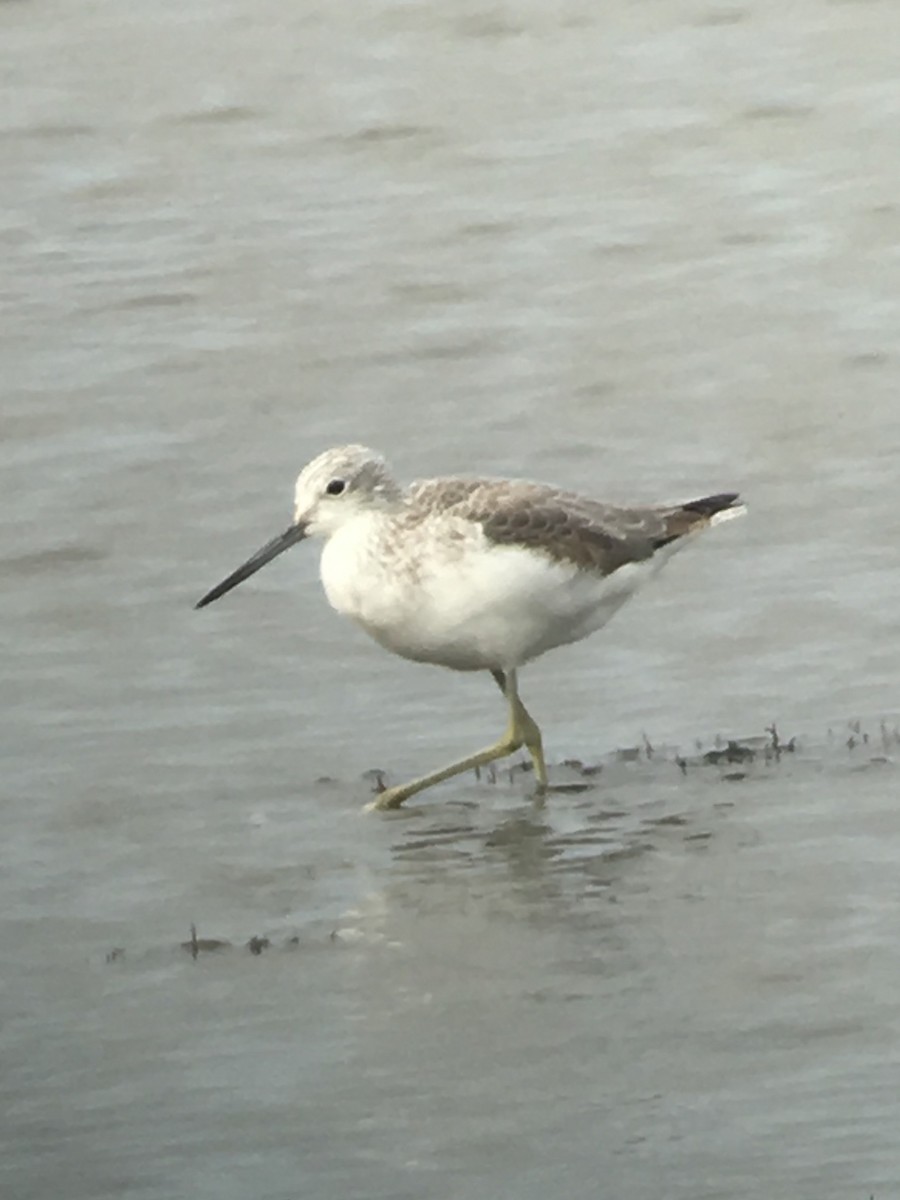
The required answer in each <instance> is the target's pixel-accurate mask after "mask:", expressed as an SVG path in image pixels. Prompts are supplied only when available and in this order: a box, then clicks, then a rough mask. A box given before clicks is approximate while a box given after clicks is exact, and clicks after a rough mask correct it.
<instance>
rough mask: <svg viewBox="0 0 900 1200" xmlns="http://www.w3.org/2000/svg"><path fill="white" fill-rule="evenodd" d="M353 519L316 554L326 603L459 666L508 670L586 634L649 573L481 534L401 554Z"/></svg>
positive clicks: (404, 646) (419, 657) (408, 648)
mask: <svg viewBox="0 0 900 1200" xmlns="http://www.w3.org/2000/svg"><path fill="white" fill-rule="evenodd" d="M378 533H379V530H378V527H377V524H376V523H375V521H373V519H371V518H369V517H362V516H361V517H360V518H359V519H358V520H354V521H353V522H351V523H349V524H348V525H346V526H344V527H342V528H341V529H340V530H339V531H338V532H337V533H335V535H334V536H333V537H332V538H331V539H330V541H329V542H328V543H326V545H325V548H324V550H323V552H322V560H321V576H322V583H323V586H324V588H325V593H326V595H327V597H328V600H329V603H330V604H331V605H332V607H333V608H335V609H337V611H338V612H341V613H343V614H344V615H346V616H348V617H351V618H352V619H353V620H354V621H356V622H357V623H358V624H359V625H361V626H362V627H363V628H364V629H365V630H366V631H367V632H368V633H369V634H370V635H371V636H372V637H373V638H375V640H376V641H377V642H379V643H380V644H381V645H382V646H384V647H386V648H387V649H388V650H391V651H393V652H394V653H395V654H399V655H401V656H403V657H404V658H411V659H414V660H416V661H418V662H430V663H436V664H439V665H441V666H445V667H452V668H454V669H456V670H459V671H476V670H484V669H496V670H508V669H510V668H514V667H518V666H521V665H522V664H523V663H526V662H528V661H529V660H531V659H533V658H537V657H538V655H540V654H544V653H545V652H546V651H547V650H551V649H553V647H554V646H561V645H564V644H565V643H567V642H575V641H578V640H580V639H581V638H583V637H586V636H587V635H588V634H589V633H593V632H594V631H595V630H597V629H599V628H600V627H601V626H602V625H605V624H606V622H607V621H608V620H609V619H610V617H611V616H612V615H613V613H615V612H616V610H617V609H618V608H619V607H620V606H621V605H622V604H624V603H625V601H626V600H627V599H628V598H629V597H630V596H631V595H632V594H633V593H634V591H635V590H636V589H637V588H638V587H640V586H641V584H642V583H643V582H644V581H645V580H646V579H648V578H649V577H650V576H651V575H653V574H654V573H655V572H656V570H657V569H658V567H659V566H660V565H661V564H660V563H659V562H657V561H656V560H654V561H652V562H650V561H646V562H642V563H636V564H629V565H626V566H625V567H622V568H620V569H619V570H618V571H616V572H615V573H614V574H613V575H611V576H609V577H607V578H606V579H604V578H601V577H598V576H597V575H595V574H591V573H588V572H583V571H579V570H578V568H576V567H574V566H572V565H570V564H558V563H554V562H553V561H551V560H550V559H548V558H546V557H545V556H544V555H542V554H540V553H539V552H535V551H531V550H527V549H522V548H520V547H517V546H496V545H491V544H490V543H488V542H487V541H486V539H484V538H483V537H482V536H481V534H480V531H478V530H474V531H473V530H472V527H469V529H468V530H467V531H466V532H465V536H461V537H460V538H459V539H455V540H453V541H450V542H448V543H446V545H445V544H444V543H443V541H441V542H436V541H431V542H430V544H425V543H423V544H422V545H421V547H420V552H419V553H417V554H414V555H412V556H408V557H406V556H403V555H402V554H400V553H399V552H398V550H399V547H397V545H396V543H393V544H392V543H390V542H387V543H385V542H384V541H382V539H381V538H379V536H378Z"/></svg>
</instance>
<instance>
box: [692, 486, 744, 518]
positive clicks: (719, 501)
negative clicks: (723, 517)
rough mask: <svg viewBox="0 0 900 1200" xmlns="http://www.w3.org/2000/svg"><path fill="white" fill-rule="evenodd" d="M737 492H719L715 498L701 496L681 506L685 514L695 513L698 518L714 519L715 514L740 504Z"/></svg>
mask: <svg viewBox="0 0 900 1200" xmlns="http://www.w3.org/2000/svg"><path fill="white" fill-rule="evenodd" d="M740 500H741V497H740V495H739V493H738V492H720V493H719V494H718V495H717V496H703V497H701V499H699V500H689V501H688V503H687V504H682V506H681V507H682V508H683V509H684V511H685V512H689V513H696V514H697V516H698V517H714V516H715V515H716V513H718V512H723V511H724V510H725V509H726V508H735V507H736V506H737V505H738V504H739V503H740Z"/></svg>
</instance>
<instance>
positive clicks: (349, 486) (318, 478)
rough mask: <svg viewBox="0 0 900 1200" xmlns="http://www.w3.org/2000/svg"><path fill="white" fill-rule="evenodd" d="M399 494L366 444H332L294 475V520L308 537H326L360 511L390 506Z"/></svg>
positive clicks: (379, 461)
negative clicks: (295, 478) (331, 448)
mask: <svg viewBox="0 0 900 1200" xmlns="http://www.w3.org/2000/svg"><path fill="white" fill-rule="evenodd" d="M400 495H401V492H400V488H399V487H398V486H397V483H396V482H395V480H394V478H393V476H392V475H391V473H390V470H389V469H388V465H387V463H386V462H385V461H384V459H383V458H382V457H381V455H380V454H378V453H376V451H374V450H370V449H369V448H368V447H367V446H335V447H334V449H333V450H326V451H325V452H324V453H322V454H320V455H319V457H318V458H314V459H313V460H312V462H311V463H309V464H308V465H307V466H305V467H304V468H303V470H302V471H301V472H300V474H299V475H298V477H297V486H296V488H295V490H294V523H295V524H296V525H300V526H303V528H305V530H306V532H307V533H308V534H309V535H310V536H311V537H325V538H327V537H330V536H331V535H332V534H333V533H334V532H335V531H336V530H338V529H340V527H341V526H342V525H344V524H346V522H347V521H349V520H352V518H353V517H356V516H358V515H359V514H360V513H361V512H365V511H367V510H371V509H373V508H387V507H390V506H391V505H393V504H395V503H396V502H397V501H398V500H399V499H400Z"/></svg>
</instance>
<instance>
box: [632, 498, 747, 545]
mask: <svg viewBox="0 0 900 1200" xmlns="http://www.w3.org/2000/svg"><path fill="white" fill-rule="evenodd" d="M746 511H747V508H746V506H745V505H744V504H743V503H742V502H741V498H740V496H739V495H738V493H737V492H721V493H719V494H718V495H716V496H703V497H701V499H699V500H689V501H688V502H687V504H678V505H676V506H675V507H674V508H670V509H667V510H666V511H665V513H664V514H663V515H664V521H665V533H664V534H663V536H662V537H661V538H659V539H658V540H657V542H656V543H655V547H654V548H655V549H659V548H660V547H662V546H667V545H669V543H670V542H676V541H678V539H679V538H683V537H686V536H687V535H688V534H689V533H699V532H700V530H701V529H708V528H709V527H710V526H711V525H718V524H719V523H720V522H721V521H730V520H731V519H732V518H733V517H742V516H743V515H744V513H745V512H746Z"/></svg>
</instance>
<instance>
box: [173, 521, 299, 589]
mask: <svg viewBox="0 0 900 1200" xmlns="http://www.w3.org/2000/svg"><path fill="white" fill-rule="evenodd" d="M305 537H306V526H305V525H292V526H291V527H290V529H286V530H285V531H284V533H279V535H278V537H274V538H272V540H271V542H266V544H265V545H264V546H263V547H261V548H260V549H259V550H257V552H256V553H255V554H253V555H251V557H250V558H248V559H247V561H246V562H245V563H244V564H243V565H242V566H240V567H238V569H237V570H236V571H232V572H231V574H230V575H229V576H228V578H227V579H223V580H222V582H221V583H217V584H216V586H215V587H214V588H213V589H212V590H211V591H209V592H207V593H206V595H205V596H204V597H203V599H202V600H198V601H197V603H196V604H195V605H194V608H205V607H206V605H207V604H212V602H213V600H218V599H219V597H220V596H224V595H225V593H226V592H230V591H231V589H232V588H235V587H237V585H238V584H239V583H243V582H244V580H245V579H249V578H250V576H251V575H255V574H256V572H257V571H258V570H259V569H260V567H264V566H265V565H266V563H269V562H271V561H272V559H273V558H277V557H278V555H279V554H282V553H283V552H284V551H285V550H290V548H291V546H293V545H295V544H296V543H297V542H302V541H303V539H304V538H305Z"/></svg>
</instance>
